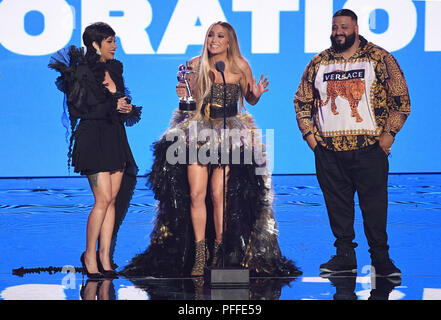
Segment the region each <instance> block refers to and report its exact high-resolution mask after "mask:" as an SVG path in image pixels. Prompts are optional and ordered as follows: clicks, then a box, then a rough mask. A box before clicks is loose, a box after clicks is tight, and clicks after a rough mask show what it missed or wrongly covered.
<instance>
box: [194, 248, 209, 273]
mask: <svg viewBox="0 0 441 320" xmlns="http://www.w3.org/2000/svg"><path fill="white" fill-rule="evenodd" d="M206 259H207V258H206V247H205V240H201V241H196V242H195V258H194V266H193V269H192V270H191V275H192V276H193V277H200V276H203V275H204V268H205V261H206Z"/></svg>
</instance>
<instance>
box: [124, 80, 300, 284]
mask: <svg viewBox="0 0 441 320" xmlns="http://www.w3.org/2000/svg"><path fill="white" fill-rule="evenodd" d="M223 94H224V85H223V84H214V85H213V87H212V91H211V95H210V96H209V97H208V98H207V99H206V101H204V107H203V112H201V114H200V116H199V117H197V118H194V116H195V114H194V113H195V112H196V111H181V110H177V111H175V113H174V116H173V118H172V121H171V126H170V127H169V129H168V130H167V131H166V132H165V133H164V135H163V136H162V138H161V139H160V140H159V141H157V142H155V143H154V145H153V152H154V162H153V166H152V170H151V172H150V173H149V174H148V185H149V186H150V188H152V190H153V192H154V196H155V199H156V200H157V201H158V202H157V215H156V219H155V222H154V228H153V231H152V233H151V235H150V239H151V241H150V244H149V246H148V247H147V249H146V250H145V251H144V252H142V253H139V254H138V255H136V256H135V257H134V258H133V259H132V260H131V261H130V263H129V264H128V265H127V266H126V267H125V268H124V269H123V271H122V274H123V275H125V276H127V277H145V276H152V277H159V278H160V277H162V278H164V277H189V276H190V273H191V268H192V266H193V264H194V232H193V227H192V222H191V215H190V204H191V199H190V189H189V184H188V177H187V164H186V163H185V161H184V163H180V162H179V161H177V162H176V161H174V162H175V163H171V161H170V159H171V158H173V157H171V155H172V154H173V152H174V153H177V152H180V151H182V150H183V149H184V150H185V152H186V153H187V154H186V160H187V161H189V160H190V153H191V152H192V151H191V150H192V147H194V146H196V148H197V150H198V151H199V155H201V153H202V154H208V158H209V159H211V160H210V163H209V164H208V166H209V168H213V167H218V166H220V165H222V164H221V162H220V161H221V156H222V155H221V151H220V148H219V144H216V143H218V142H219V141H220V140H219V139H220V137H221V134H222V129H223V127H224V121H223V116H222V114H223V112H222V111H223V107H222V106H223ZM239 95H240V85H238V84H227V86H226V101H227V103H226V104H227V108H228V109H227V111H228V115H227V117H226V128H228V129H230V130H232V129H238V131H240V130H242V131H240V132H241V133H240V134H246V133H251V135H252V136H254V138H255V139H251V140H250V139H247V138H246V137H245V136H240V137H239V139H235V140H234V139H233V140H234V141H235V142H232V143H231V144H230V145H229V149H228V150H229V151H230V154H233V152H234V151H239V153H240V159H241V160H240V162H239V163H237V162H236V163H235V162H233V161H230V164H229V175H228V177H227V179H228V182H227V196H226V213H225V220H226V221H225V224H226V227H225V229H224V243H223V248H224V254H223V257H224V261H223V263H222V264H221V265H222V266H223V267H225V268H237V267H239V268H248V269H249V270H250V275H251V276H256V277H260V276H263V277H295V276H298V275H299V274H301V271H300V270H299V269H298V268H297V267H296V266H295V264H294V263H293V261H291V260H289V259H287V258H285V257H284V256H283V255H282V253H281V250H280V248H279V244H278V241H277V237H278V230H277V224H276V221H275V219H274V212H273V209H272V202H273V190H272V185H271V174H270V172H269V170H268V168H267V167H266V163H265V161H261V160H262V159H260V160H259V161H256V159H255V157H252V160H251V161H245V159H250V158H249V157H248V158H247V155H248V156H249V155H250V151H251V152H253V151H254V149H256V148H261V149H262V147H263V145H262V143H261V142H260V140H259V138H258V130H257V128H256V126H255V124H254V120H253V118H252V117H251V115H250V114H248V113H238V110H237V101H238V98H239ZM194 119H197V120H194ZM194 128H196V131H197V133H201V132H202V130H204V129H208V131H207V130H205V131H206V132H211V133H212V135H211V137H209V138H208V139H206V140H204V139H202V140H203V141H196V142H195V143H192V139H194V135H193V138H192V134H191V131H192V130H193V129H194ZM196 136H197V134H196ZM171 137H175V139H171ZM177 142H180V143H181V144H179V143H178V144H176V143H177ZM182 142H184V145H183V144H182ZM193 142H194V141H193ZM213 144H214V147H213ZM182 146H184V147H183V148H182ZM170 150H174V151H173V152H170ZM210 150H211V151H210ZM210 152H216V156H215V157H212V155H213V154H211V155H210ZM263 157H264V158H265V155H264V154H263ZM179 158H180V157H179V156H178V157H176V158H175V160H176V159H179ZM182 159H183V158H182ZM198 159H199V158H198ZM199 160H200V159H199ZM230 160H232V159H231V157H230ZM172 162H173V161H172ZM199 162H200V161H199ZM189 163H191V162H189ZM208 185H210V184H208ZM206 205H207V228H206V239H207V246H208V247H209V251H211V252H212V247H213V243H214V239H215V229H214V224H213V219H212V218H213V205H212V202H211V197H210V191H209V190H208V191H207V198H206ZM210 256H211V257H212V254H210ZM208 264H210V261H208Z"/></svg>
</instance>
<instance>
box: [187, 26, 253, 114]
mask: <svg viewBox="0 0 441 320" xmlns="http://www.w3.org/2000/svg"><path fill="white" fill-rule="evenodd" d="M216 25H220V26H221V27H223V28H224V29H225V30H226V32H227V36H228V45H229V48H228V50H227V60H228V63H229V65H230V66H231V67H232V68H231V70H232V72H238V73H239V72H240V73H242V74H243V75H244V76H245V74H244V71H243V70H242V69H241V68H240V67H239V60H240V59H243V60H245V59H244V58H243V56H242V54H241V53H240V49H239V42H238V40H237V36H236V32H235V31H234V29H233V27H232V26H231V25H230V24H229V23H227V22H223V21H218V22H215V23H213V24H212V25H211V26H210V27H209V28H208V31H207V33H206V35H205V41H204V47H203V49H202V54H201V56H200V58H199V70H198V73H197V78H196V88H195V90H194V95H195V98H196V102H197V104H196V111H197V112H196V113H195V116H196V117H197V116H199V115H200V110H201V108H202V104H203V103H204V99H205V98H206V97H207V96H209V95H210V93H211V86H212V84H213V82H212V80H211V79H210V76H209V72H210V57H211V56H210V52H209V51H208V44H207V43H208V35H209V34H210V32H211V30H212V29H213V27H214V26H216ZM239 103H240V107H241V108H243V107H244V103H243V95H242V91H241V94H240V100H239Z"/></svg>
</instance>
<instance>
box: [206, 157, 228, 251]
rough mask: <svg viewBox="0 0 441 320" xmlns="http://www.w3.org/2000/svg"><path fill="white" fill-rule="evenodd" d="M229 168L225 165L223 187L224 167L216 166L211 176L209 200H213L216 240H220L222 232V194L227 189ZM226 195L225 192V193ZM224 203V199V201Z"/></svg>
mask: <svg viewBox="0 0 441 320" xmlns="http://www.w3.org/2000/svg"><path fill="white" fill-rule="evenodd" d="M229 170H230V168H229V167H228V166H226V167H225V188H224V168H221V167H218V168H215V169H214V170H213V174H212V176H211V182H210V183H211V200H212V202H213V220H214V227H215V230H216V241H217V242H219V243H220V242H222V233H223V214H224V213H223V200H224V198H223V195H224V192H226V190H227V182H228V173H229ZM225 195H226V194H225ZM225 205H226V201H225Z"/></svg>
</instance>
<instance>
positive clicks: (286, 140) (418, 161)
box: [0, 0, 441, 177]
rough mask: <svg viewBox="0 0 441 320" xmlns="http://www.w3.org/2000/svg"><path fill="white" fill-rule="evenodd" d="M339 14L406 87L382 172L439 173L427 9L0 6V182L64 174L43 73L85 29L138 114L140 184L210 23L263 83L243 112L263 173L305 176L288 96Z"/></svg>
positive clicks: (253, 3) (169, 1) (296, 0)
mask: <svg viewBox="0 0 441 320" xmlns="http://www.w3.org/2000/svg"><path fill="white" fill-rule="evenodd" d="M343 7H346V8H351V9H352V10H354V11H355V12H356V13H357V14H358V16H359V26H360V33H361V34H362V35H363V36H364V37H365V38H367V39H368V40H370V41H373V42H374V43H376V44H378V45H380V46H382V47H384V48H385V49H387V50H389V51H390V52H392V53H393V54H394V56H395V57H396V58H397V60H398V61H399V63H400V65H401V67H402V69H403V71H404V74H405V76H406V79H407V82H408V86H409V90H410V96H411V104H412V112H411V116H410V117H409V119H408V121H407V123H406V124H405V126H404V129H403V130H402V131H401V132H400V133H399V134H398V135H397V142H396V143H395V145H394V147H393V150H392V157H391V158H390V163H391V172H441V161H440V160H439V159H440V157H441V151H440V146H441V143H440V142H441V135H440V129H439V122H440V119H441V102H440V99H441V98H440V92H441V77H440V72H441V54H440V53H441V18H440V17H441V1H439V0H426V1H410V0H387V1H384V0H365V1H363V0H349V1H341V0H338V1H337V0H335V1H333V0H178V1H177V0H149V1H147V0H124V1H123V0H82V1H80V0H70V1H64V0H2V1H0V101H1V108H2V113H1V118H0V126H1V131H0V132H1V134H0V153H1V154H0V176H2V177H12V176H15V177H17V176H64V175H68V170H67V157H66V154H67V147H68V145H67V143H66V140H65V132H66V131H65V128H64V127H63V126H62V123H61V115H62V101H63V95H62V94H61V92H59V91H58V90H57V89H56V87H55V84H54V80H55V78H56V77H57V74H56V72H54V71H52V70H49V69H48V68H47V64H48V61H49V58H50V56H51V55H52V54H53V53H54V52H56V51H57V50H59V49H61V48H63V47H66V46H68V45H71V44H73V45H76V46H81V44H82V43H81V34H82V31H83V30H84V28H85V27H86V26H87V25H89V24H90V23H92V22H96V21H104V22H107V23H109V24H110V25H111V26H112V27H113V28H114V29H115V31H116V32H117V35H118V38H117V44H118V51H117V59H119V60H121V61H122V62H123V63H124V75H125V80H126V85H127V86H128V87H129V89H130V90H131V92H132V96H133V101H134V103H135V104H137V105H142V106H143V107H144V109H143V118H142V120H141V122H140V123H139V124H137V125H136V126H134V127H131V128H128V129H127V132H128V136H129V140H130V144H131V147H132V150H133V153H134V156H135V158H136V161H137V163H138V165H139V167H140V174H144V173H146V172H147V171H148V170H149V168H150V166H151V163H152V152H151V149H150V146H151V144H152V142H153V141H154V140H156V139H157V138H158V137H159V136H160V135H161V134H162V133H163V131H164V130H165V129H166V128H167V126H168V123H169V120H170V117H171V115H172V111H173V110H174V109H175V108H176V107H177V105H178V98H177V96H176V94H175V85H176V73H177V70H178V66H179V65H180V64H182V63H184V62H185V61H186V60H188V59H190V58H191V57H193V56H196V55H198V54H199V53H200V50H201V48H202V46H201V44H202V43H203V39H204V34H205V32H206V30H207V28H208V26H209V25H210V24H211V23H212V22H215V21H218V20H224V21H228V22H229V23H231V24H232V25H233V26H234V27H235V29H236V31H237V34H238V37H239V42H240V46H241V50H242V54H243V55H244V56H245V57H246V58H247V59H248V61H249V63H250V65H251V67H252V70H253V72H254V75H255V76H256V77H257V78H258V77H259V76H260V74H261V73H264V74H265V75H267V76H268V77H269V79H270V81H271V83H270V88H271V90H270V91H269V92H267V93H266V94H265V95H264V96H263V97H262V99H261V101H260V102H259V103H258V104H257V105H256V106H247V109H248V111H249V112H251V113H252V114H253V115H254V116H255V118H256V122H257V124H258V126H259V127H260V128H261V129H262V130H263V133H264V134H267V138H268V139H267V140H266V143H267V144H268V145H270V146H272V147H273V151H274V153H273V173H279V174H282V173H313V172H314V171H315V170H314V159H313V154H312V152H311V151H310V150H309V149H308V148H307V146H306V144H305V143H304V142H303V140H302V139H301V135H300V133H299V131H298V129H297V124H296V120H295V112H294V107H293V96H294V93H295V91H296V90H297V86H298V84H299V80H300V77H301V75H302V73H303V70H304V68H305V66H306V64H307V63H308V62H309V60H310V59H311V58H312V57H313V56H314V54H316V53H317V52H319V51H321V50H323V49H326V48H327V47H329V45H330V41H329V35H330V33H331V20H332V14H333V12H335V11H336V10H338V9H341V8H343ZM71 174H72V175H73V173H71Z"/></svg>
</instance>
